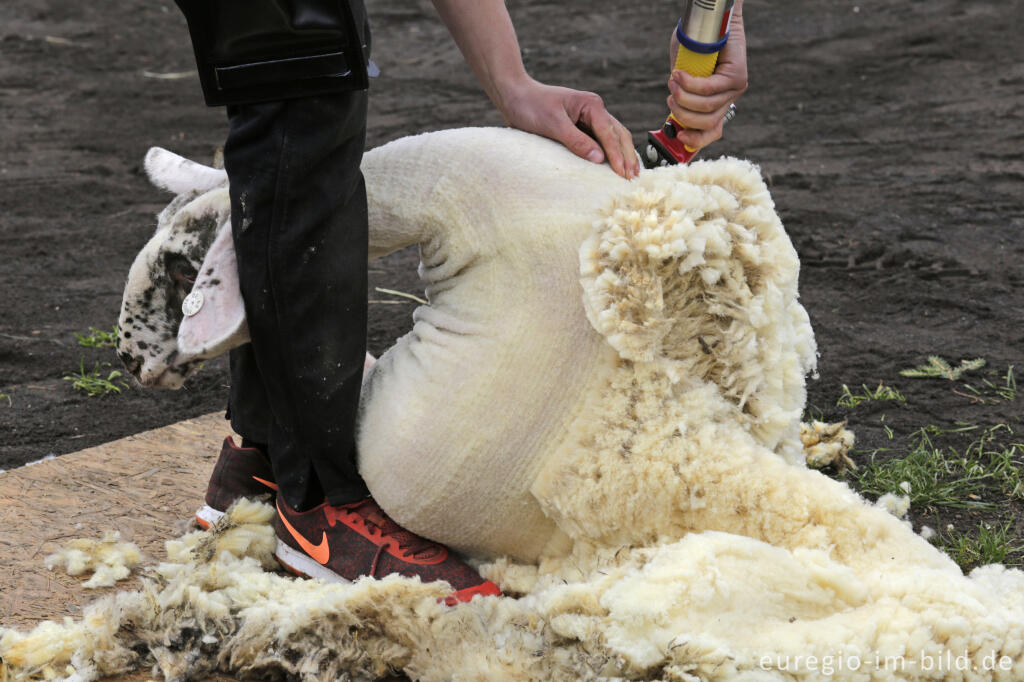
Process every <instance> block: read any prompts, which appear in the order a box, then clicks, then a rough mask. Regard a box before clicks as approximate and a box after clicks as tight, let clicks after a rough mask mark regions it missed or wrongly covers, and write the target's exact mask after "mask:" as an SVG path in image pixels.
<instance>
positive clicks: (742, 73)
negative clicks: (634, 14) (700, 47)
mask: <svg viewBox="0 0 1024 682" xmlns="http://www.w3.org/2000/svg"><path fill="white" fill-rule="evenodd" d="M678 49H679V41H677V40H676V34H675V31H672V41H671V44H670V54H671V60H672V62H671V63H672V64H673V65H674V64H675V56H676V51H677V50H678ZM668 89H669V91H670V92H671V94H670V95H669V97H668V107H669V109H670V110H671V111H672V115H673V116H675V118H676V120H677V121H679V122H680V123H682V124H683V125H684V126H686V129H684V130H680V131H678V132H677V133H676V139H678V140H680V141H681V142H683V143H684V144H686V145H687V146H689V147H691V148H693V149H701V148H703V147H706V146H707V145H709V144H711V143H712V142H714V141H715V140H717V139H719V138H721V137H722V125H723V123H724V121H725V115H726V113H728V111H729V106H730V105H732V104H733V103H734V102H735V101H736V100H737V99H739V97H740V95H742V94H743V93H744V92H746V90H747V39H746V34H745V33H744V31H743V6H742V3H740V2H737V3H736V8H735V9H734V10H733V14H732V21H731V23H730V25H729V41H728V42H727V43H726V44H725V47H723V48H722V51H721V52H720V53H719V54H718V63H717V65H716V66H715V72H714V73H713V74H711V75H710V76H708V77H706V78H698V77H696V76H691V75H690V74H688V73H686V72H685V71H673V72H672V75H671V77H670V78H669V81H668Z"/></svg>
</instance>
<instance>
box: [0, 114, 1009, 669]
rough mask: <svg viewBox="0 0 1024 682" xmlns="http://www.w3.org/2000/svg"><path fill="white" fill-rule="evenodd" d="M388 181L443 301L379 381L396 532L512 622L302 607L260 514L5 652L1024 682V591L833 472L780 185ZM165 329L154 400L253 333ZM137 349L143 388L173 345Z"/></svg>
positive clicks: (443, 152) (467, 152)
mask: <svg viewBox="0 0 1024 682" xmlns="http://www.w3.org/2000/svg"><path fill="white" fill-rule="evenodd" d="M174 163H180V162H177V161H175V162H174ZM170 165H172V166H173V163H172V164H170ZM179 167H180V166H179ZM363 171H364V175H365V176H366V182H367V192H368V200H369V207H370V225H371V229H370V240H371V241H370V247H371V256H379V255H382V254H384V253H387V252H388V251H390V250H393V249H396V248H400V247H401V246H404V245H406V244H412V243H418V244H419V245H420V251H421V260H422V264H421V268H420V274H421V276H422V278H423V279H424V281H425V282H426V287H427V297H428V299H429V302H430V303H429V305H427V306H422V307H420V308H418V309H417V311H416V313H415V314H414V318H415V326H414V328H413V331H412V332H411V333H410V334H408V335H406V336H405V337H403V338H402V339H400V340H399V341H398V342H397V343H396V344H395V346H394V347H393V348H391V349H389V350H388V351H387V352H386V353H385V354H384V355H383V356H382V357H381V358H380V360H379V361H378V363H377V364H376V365H374V366H373V367H372V368H371V369H370V370H369V371H368V372H367V374H366V377H365V380H364V384H363V398H362V404H361V408H360V415H359V435H358V439H359V448H360V469H361V471H362V472H363V474H364V476H365V478H366V480H367V484H368V485H369V487H370V490H371V491H372V492H373V494H374V496H375V497H376V498H377V499H378V501H379V502H380V503H381V505H382V506H383V507H384V508H385V509H386V510H387V511H388V512H389V514H391V515H392V516H394V517H395V518H396V520H398V521H399V522H400V523H402V524H403V525H406V526H407V527H409V528H410V529H412V530H415V531H417V532H420V533H422V534H425V535H428V536H430V537H432V538H435V539H437V540H440V541H442V542H446V543H448V544H450V545H452V546H454V547H456V548H457V549H459V550H461V551H462V552H464V553H466V554H467V555H470V556H473V557H475V559H474V561H476V562H477V563H478V565H479V568H480V570H481V572H482V573H483V574H484V575H485V576H487V577H489V578H491V579H493V580H495V581H497V582H498V583H499V584H500V585H501V587H502V589H503V591H504V592H505V594H506V595H507V596H505V597H487V598H478V599H475V600H474V601H473V602H471V603H468V604H462V605H459V606H457V607H455V608H453V609H447V608H445V607H443V606H442V605H440V604H438V603H437V596H438V595H439V594H441V592H440V591H438V590H437V589H435V586H431V585H422V584H420V583H419V582H418V581H415V580H411V579H406V578H398V577H391V578H388V579H385V580H380V581H376V580H362V581H359V582H357V583H355V584H354V585H350V586H337V585H332V586H327V585H324V584H321V583H318V582H316V581H308V582H300V583H294V582H291V581H289V580H288V579H286V578H283V577H280V576H275V575H271V574H268V573H266V572H265V569H266V568H267V566H268V563H267V559H268V557H269V554H270V551H271V549H272V547H273V531H272V530H271V529H270V527H269V525H268V524H267V521H268V520H269V518H270V517H271V515H272V514H273V511H272V510H271V509H270V508H269V507H264V508H263V509H264V511H260V509H259V508H254V507H252V506H244V505H243V506H240V507H238V508H236V509H235V510H232V511H231V512H230V513H229V515H228V517H227V521H225V523H224V524H218V527H215V528H214V529H213V530H211V531H210V532H208V533H199V534H195V535H192V536H188V537H186V538H183V539H182V540H181V541H179V542H178V543H176V544H175V543H172V544H170V545H169V551H170V555H171V556H170V558H169V561H168V562H166V563H164V564H161V566H160V567H158V568H157V569H156V570H157V577H156V578H155V579H154V580H153V582H152V583H151V584H149V585H148V586H146V587H144V589H143V591H142V592H140V593H137V594H136V595H135V596H132V595H131V594H127V595H122V596H121V597H120V600H119V601H116V602H114V601H110V602H106V603H99V604H97V605H96V606H95V607H94V608H93V610H91V611H88V612H87V613H86V616H85V618H84V619H83V621H81V622H80V623H70V624H68V625H67V626H65V628H64V629H61V628H60V627H57V628H56V629H55V628H54V627H47V628H43V629H42V630H40V631H39V632H38V633H31V634H30V635H27V636H22V635H19V634H17V633H11V632H10V631H7V632H0V656H3V659H4V661H6V662H7V664H8V665H15V666H16V665H19V663H18V661H27V662H31V664H32V665H35V666H36V669H38V667H39V666H40V665H44V664H45V660H43V659H45V657H38V656H37V657H35V658H31V657H30V656H29V655H28V654H29V653H30V652H33V651H39V650H40V647H44V646H53V647H56V645H55V644H53V642H54V640H56V639H59V638H60V637H62V636H66V637H67V638H70V639H68V640H67V641H70V642H72V643H73V645H74V646H71V645H67V646H66V647H65V648H64V649H60V650H61V651H64V652H65V653H62V654H60V656H64V658H60V657H59V656H58V655H57V654H54V656H53V657H51V658H52V659H53V660H54V661H55V662H56V663H55V665H56V664H62V663H65V662H67V661H75V660H77V661H78V664H77V665H75V673H74V674H76V675H79V676H80V678H81V679H86V678H87V677H88V676H89V675H94V674H98V673H99V672H100V671H101V669H102V671H104V672H108V673H109V672H111V671H115V670H119V669H127V668H128V667H130V666H131V665H135V664H137V660H136V658H133V656H134V657H137V656H138V653H137V652H138V650H140V649H144V648H147V647H148V649H147V650H148V651H149V652H150V656H152V658H153V659H155V660H156V661H157V663H158V664H159V665H160V666H161V668H162V669H163V670H164V672H165V674H166V675H167V676H168V677H171V678H176V679H184V678H187V677H188V676H190V675H193V674H197V675H198V674H202V673H203V672H205V671H208V670H212V669H215V668H218V669H221V670H224V671H227V672H237V673H240V674H241V673H244V674H258V673H266V674H272V673H274V672H275V671H276V672H277V673H281V674H289V675H305V676H307V677H308V678H310V679H337V678H339V677H341V676H342V675H343V674H346V675H350V676H352V677H353V678H356V679H373V678H374V677H379V676H382V675H384V674H386V673H387V671H389V670H397V669H402V670H404V671H406V672H407V674H409V675H410V676H412V677H414V678H416V679H423V680H444V679H454V678H462V679H517V680H518V679H522V680H562V679H565V680H570V679H597V678H611V677H619V678H626V679H672V680H697V679H702V680H703V679H707V680H736V679H749V680H754V679H757V680H782V679H816V678H820V677H822V676H832V677H835V678H836V679H926V678H927V679H965V678H966V679H1005V680H1011V679H1013V680H1016V679H1022V677H1024V573H1022V572H1021V571H1017V570H1010V569H1006V568H1004V567H1001V566H986V567H982V568H979V569H976V570H975V571H973V572H972V573H971V575H970V576H964V575H963V574H962V573H961V571H960V570H959V568H958V567H957V566H956V565H955V564H954V563H953V562H952V561H951V560H950V559H949V558H948V557H946V556H945V555H943V554H942V553H941V552H939V551H938V550H937V549H936V548H934V547H932V546H931V545H929V544H928V543H927V541H925V540H924V539H923V538H921V537H920V536H918V535H916V534H915V533H914V532H913V530H912V528H910V527H909V524H907V523H905V522H902V521H900V520H899V519H897V518H895V517H894V516H893V515H892V514H890V513H889V512H887V511H886V510H885V509H881V508H877V507H875V506H873V505H871V504H868V503H867V502H866V501H864V500H863V499H862V498H860V497H859V496H857V495H856V494H855V493H854V492H853V491H851V490H850V489H849V488H848V487H847V486H846V485H845V484H843V483H840V482H837V481H834V480H831V479H829V478H827V477H825V476H823V475H821V474H820V473H818V472H817V471H813V470H811V469H808V468H807V467H806V466H805V465H804V463H803V461H802V455H801V449H800V437H801V431H800V425H799V415H800V413H801V410H802V408H803V404H804V400H805V389H804V376H805V374H806V373H808V372H810V371H812V370H813V367H814V363H815V355H816V348H815V344H814V338H813V333H812V330H811V328H810V324H809V321H808V318H807V314H806V312H805V311H804V309H803V307H802V306H800V304H799V301H798V297H797V289H796V283H797V271H798V267H799V263H798V260H797V257H796V253H795V251H794V250H793V248H792V245H791V244H790V242H789V239H788V237H787V236H786V234H785V231H784V230H783V228H782V225H781V222H780V221H779V218H778V216H777V215H776V214H775V211H774V208H773V205H772V202H771V197H770V195H769V193H768V191H767V188H766V187H765V185H764V183H763V181H762V180H761V178H760V175H759V173H758V171H757V169H756V168H755V167H753V166H752V165H751V164H749V163H746V162H742V161H738V160H735V159H723V160H718V161H701V162H697V163H694V164H691V165H690V166H686V167H677V168H664V169H655V170H651V171H645V172H644V173H642V174H641V177H640V178H638V179H636V180H635V181H633V182H628V181H625V180H622V179H621V178H618V177H617V176H615V175H614V174H613V173H612V172H611V171H609V170H608V169H606V168H601V167H597V166H594V165H593V164H589V163H587V162H585V161H582V160H579V159H576V158H575V157H573V155H572V154H570V153H569V152H567V151H565V150H564V149H561V148H560V147H559V146H558V145H556V144H555V143H552V142H549V141H546V140H542V139H538V138H534V137H531V136H528V135H525V134H523V133H518V132H515V131H508V130H486V129H483V130H473V129H471V130H456V131H443V132H438V133H432V134H428V135H422V136H416V137H412V138H405V139H402V140H398V141H395V142H393V143H390V144H388V145H385V146H384V147H382V148H379V149H376V150H373V151H371V152H369V153H368V154H367V155H366V157H365V159H364V167H363ZM203 176H204V177H206V176H209V174H208V173H204V174H203ZM196 184H199V185H200V188H197V187H196V186H195V185H196ZM178 189H179V190H180V193H181V196H179V198H178V199H175V201H174V202H172V206H173V205H175V202H178V203H177V207H176V209H175V210H174V211H172V213H173V215H171V214H168V215H167V216H164V218H165V219H167V220H169V221H170V222H172V223H181V224H188V221H189V220H190V219H196V217H197V216H199V217H202V216H215V218H214V219H213V222H216V221H218V220H219V221H221V223H220V224H223V220H225V219H226V214H225V213H224V212H223V211H225V210H226V208H225V205H226V199H224V194H223V187H222V186H221V185H213V186H206V185H203V183H200V182H198V181H195V182H186V183H183V184H181V185H178ZM218 192H219V193H220V194H218ZM186 207H189V208H188V210H187V211H186V210H185V209H186ZM212 242H213V240H212V239H211V240H210V243H211V244H212ZM182 243H184V239H182ZM147 248H148V247H147ZM211 251H212V246H211ZM194 256H195V257H194V258H191V254H190V259H189V262H190V263H192V264H193V267H194V268H195V269H196V271H197V272H198V273H199V276H198V277H197V278H196V286H198V285H199V277H201V276H202V275H203V274H205V273H206V270H207V268H206V265H205V263H200V264H201V265H202V266H203V267H197V266H196V264H197V262H198V261H199V260H201V259H200V258H199V256H200V254H199V253H196V254H194ZM140 257H141V255H140ZM149 258H152V257H149ZM207 258H209V255H208V256H207ZM148 262H149V263H150V265H147V266H145V267H149V268H152V264H153V263H154V262H155V261H152V260H150V261H148ZM221 262H222V264H223V262H226V261H221ZM222 267H223V265H222ZM134 268H135V266H133V271H134ZM215 272H216V270H215ZM212 274H213V273H211V276H212ZM146 277H147V279H146V281H148V282H150V283H152V282H153V280H154V279H162V280H163V281H164V282H165V286H164V289H165V290H166V289H167V286H168V285H169V283H170V282H173V281H174V276H173V274H166V275H163V274H158V275H154V276H149V275H147V276H146ZM130 280H131V278H130ZM132 285H133V283H132V282H131V281H130V283H129V287H131V286H132ZM148 289H149V287H148V286H145V287H141V288H138V289H136V290H135V292H136V293H138V292H145V291H146V290H148ZM183 293H184V289H182V290H181V291H174V292H173V296H172V295H168V296H167V298H166V300H167V301H175V302H176V301H178V299H182V300H184V299H183V296H182V294H183ZM218 293H220V292H218ZM156 295H157V294H156V293H155V292H154V293H152V294H150V298H151V300H156ZM213 295H214V294H213V292H211V296H213ZM129 305H131V306H134V307H132V308H131V310H132V311H134V312H135V313H137V311H138V310H140V308H139V307H138V303H137V302H134V301H132V300H129V299H128V297H126V301H125V310H127V309H128V306H129ZM205 305H207V303H206V302H204V306H205ZM222 309H229V310H230V306H227V307H226V308H220V307H211V308H210V310H211V311H213V312H216V311H218V310H222ZM202 310H203V308H200V313H201V312H202ZM146 312H147V313H148V314H147V320H146V321H145V322H144V325H145V324H149V325H151V326H153V327H154V329H159V330H161V333H162V334H163V335H168V336H167V337H166V338H164V336H162V335H161V336H158V337H157V339H158V340H159V341H160V343H162V344H164V346H160V348H161V350H160V351H158V352H157V353H156V356H159V357H160V358H161V360H160V362H162V363H163V364H164V367H163V369H160V366H159V365H158V364H153V365H152V367H151V368H149V369H147V370H145V371H143V370H142V369H140V372H139V374H140V375H141V376H146V377H147V379H148V380H149V381H150V382H151V384H152V385H160V386H172V385H175V384H176V383H177V382H178V379H177V377H179V376H181V375H184V374H187V373H188V372H189V371H190V370H191V368H190V367H188V366H187V363H188V362H191V361H192V359H193V358H194V357H197V356H193V355H191V353H192V352H193V350H194V349H199V352H201V353H212V352H213V351H214V350H215V349H217V348H220V347H221V346H224V345H229V342H228V341H225V338H224V337H225V331H224V330H225V329H228V328H229V327H230V326H231V325H232V324H233V321H232V319H233V318H232V319H229V320H228V321H227V322H224V323H218V324H216V325H212V326H207V327H204V328H203V329H201V330H200V331H204V333H203V334H197V335H196V336H195V337H193V338H192V341H190V343H192V344H193V345H191V346H188V347H187V348H188V349H185V348H183V347H182V344H181V340H182V338H183V336H182V335H183V328H185V327H186V323H188V321H189V320H190V319H192V318H191V317H187V318H185V319H184V320H181V323H180V328H178V330H177V337H175V334H174V331H175V328H176V327H175V325H176V324H177V322H176V320H177V315H176V314H175V313H174V311H173V310H171V309H170V308H169V307H168V305H167V304H166V303H165V304H162V305H161V306H156V307H154V306H152V305H151V306H150V307H149V308H147V309H146ZM161 313H166V315H164V317H163V318H162V319H161V317H160V315H161ZM200 313H197V316H198V314H200ZM125 315H126V312H124V311H123V312H122V316H123V318H122V320H124V316H125ZM131 317H133V319H134V317H135V315H134V314H133V315H131ZM125 328H126V329H129V330H131V331H136V330H135V329H134V328H128V327H125ZM214 330H215V331H216V334H214V333H212V332H213V331H214ZM184 331H187V329H185V330H184ZM134 338H136V335H135V334H133V337H132V338H131V339H129V338H125V339H123V341H121V342H120V344H121V345H119V349H120V350H121V351H122V352H123V353H125V354H126V355H127V356H128V358H129V361H135V359H136V356H137V355H139V352H140V351H141V352H142V353H145V352H147V351H148V350H149V349H148V348H144V349H140V348H138V347H137V346H132V345H131V343H132V341H133V339H134ZM175 338H177V343H178V348H174V349H173V350H169V351H165V350H163V348H165V347H166V348H168V349H171V348H172V347H173V344H174V342H175ZM238 338H240V337H238V336H236V337H234V339H235V341H237V339H238ZM233 342H234V341H231V343H233ZM175 350H176V351H177V355H174V356H172V353H173V352H174V351H175ZM146 357H154V356H150V355H147V356H146ZM142 362H145V358H143V360H142V361H140V368H141V366H142ZM172 366H173V367H182V368H184V369H177V370H175V371H174V372H173V373H171V374H168V371H169V370H168V367H172ZM157 370H159V373H158V372H157ZM161 377H164V378H161ZM439 395H443V396H445V401H444V402H439V401H438V399H437V396H439ZM184 595H191V596H189V597H188V598H185V597H184ZM121 623H124V624H125V628H126V629H122V628H121V626H120V624H121ZM115 635H116V636H115ZM33 638H35V639H33ZM140 643H141V645H140ZM57 650H58V648H54V649H53V651H57ZM72 650H73V651H74V652H76V653H74V654H72V653H68V652H69V651H72ZM438 652H444V653H443V655H438ZM949 654H951V655H952V659H953V660H956V661H959V660H961V659H962V660H963V661H965V662H966V665H968V666H971V669H970V670H969V671H968V672H964V671H963V669H961V668H956V667H953V668H951V667H949V665H947V664H946V663H945V661H946V660H947V655H949ZM75 656H78V658H77V659H75ZM837 659H841V660H842V661H844V662H845V667H844V666H842V665H840V666H838V667H837V666H836V665H835V662H836V660H837ZM826 660H828V661H830V663H829V664H828V665H829V667H830V668H832V669H833V670H832V672H826V671H825V669H824V667H823V666H824V665H825V661H826ZM108 663H109V665H107V664H108ZM27 665H28V663H25V665H24V666H22V667H21V668H19V670H23V671H24V670H28V669H29V668H28V667H26V666H27ZM90 666H92V667H90ZM104 666H106V667H104ZM944 666H945V667H944ZM89 671H92V672H89ZM16 672H17V671H16ZM26 674H27V673H26Z"/></svg>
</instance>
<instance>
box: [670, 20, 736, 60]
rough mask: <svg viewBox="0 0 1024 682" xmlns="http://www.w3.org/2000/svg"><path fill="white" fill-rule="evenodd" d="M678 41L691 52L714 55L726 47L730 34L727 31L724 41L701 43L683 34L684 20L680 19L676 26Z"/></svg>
mask: <svg viewBox="0 0 1024 682" xmlns="http://www.w3.org/2000/svg"><path fill="white" fill-rule="evenodd" d="M676 40H678V41H679V44H680V45H682V46H683V47H685V48H686V49H687V50H689V51H690V52H696V53H698V54H712V53H715V52H718V51H719V50H721V49H722V48H723V47H725V42H726V41H727V40H729V33H728V31H727V32H726V34H725V35H724V36H722V39H721V40H719V41H717V42H714V43H700V42H697V41H696V40H694V39H692V38H690V37H689V36H688V35H686V34H685V33H683V20H682V19H680V20H679V23H677V24H676Z"/></svg>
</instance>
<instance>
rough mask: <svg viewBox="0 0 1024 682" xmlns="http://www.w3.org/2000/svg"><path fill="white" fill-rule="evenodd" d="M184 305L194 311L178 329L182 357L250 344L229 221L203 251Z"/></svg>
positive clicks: (225, 222) (203, 354) (213, 353)
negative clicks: (190, 290) (204, 252)
mask: <svg viewBox="0 0 1024 682" xmlns="http://www.w3.org/2000/svg"><path fill="white" fill-rule="evenodd" d="M185 306H186V307H188V306H191V310H195V312H193V313H192V314H186V315H185V317H184V319H182V321H181V326H180V327H178V350H179V351H180V352H181V353H183V354H184V355H187V356H192V357H196V358H212V357H214V356H217V355H220V354H221V353H225V352H227V351H229V350H231V349H232V348H236V347H238V346H241V345H242V344H244V343H248V342H249V328H248V326H247V325H246V323H245V307H244V305H243V303H242V290H241V289H240V288H239V286H238V265H237V263H236V261H235V247H234V244H233V242H232V239H231V220H230V219H228V220H226V221H224V224H223V225H221V227H220V230H219V231H218V232H217V238H216V239H214V240H213V245H211V246H210V250H209V251H207V252H206V257H205V258H204V259H203V265H202V267H201V268H200V269H199V274H198V275H197V276H196V283H195V285H194V286H193V287H192V293H190V294H189V297H188V298H187V299H186V303H185ZM191 310H190V312H191Z"/></svg>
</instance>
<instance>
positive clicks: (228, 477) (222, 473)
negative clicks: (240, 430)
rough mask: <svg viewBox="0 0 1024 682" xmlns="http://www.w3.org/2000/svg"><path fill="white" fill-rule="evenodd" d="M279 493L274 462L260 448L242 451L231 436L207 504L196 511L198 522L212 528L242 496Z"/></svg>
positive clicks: (208, 490) (216, 468)
mask: <svg viewBox="0 0 1024 682" xmlns="http://www.w3.org/2000/svg"><path fill="white" fill-rule="evenodd" d="M276 492H277V484H275V483H274V471H273V470H272V469H271V468H270V460H269V459H267V456H266V455H265V454H263V452H262V451H260V450H259V449H258V448H240V447H237V446H236V445H235V441H233V440H232V439H231V436H228V437H227V438H225V439H224V445H223V446H222V447H221V449H220V457H219V458H218V459H217V464H216V466H214V467H213V474H212V475H211V476H210V482H209V484H207V486H206V504H205V505H203V507H202V509H200V510H199V511H197V512H196V522H197V523H198V524H199V525H200V526H202V527H203V528H209V527H210V526H212V525H213V524H214V523H216V522H217V520H218V519H220V518H221V517H222V516H224V512H225V511H227V508H228V507H230V506H231V505H232V504H233V503H234V501H235V500H237V499H238V498H240V497H260V496H262V495H266V494H268V493H269V494H270V495H271V502H273V501H274V497H275V496H276Z"/></svg>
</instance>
